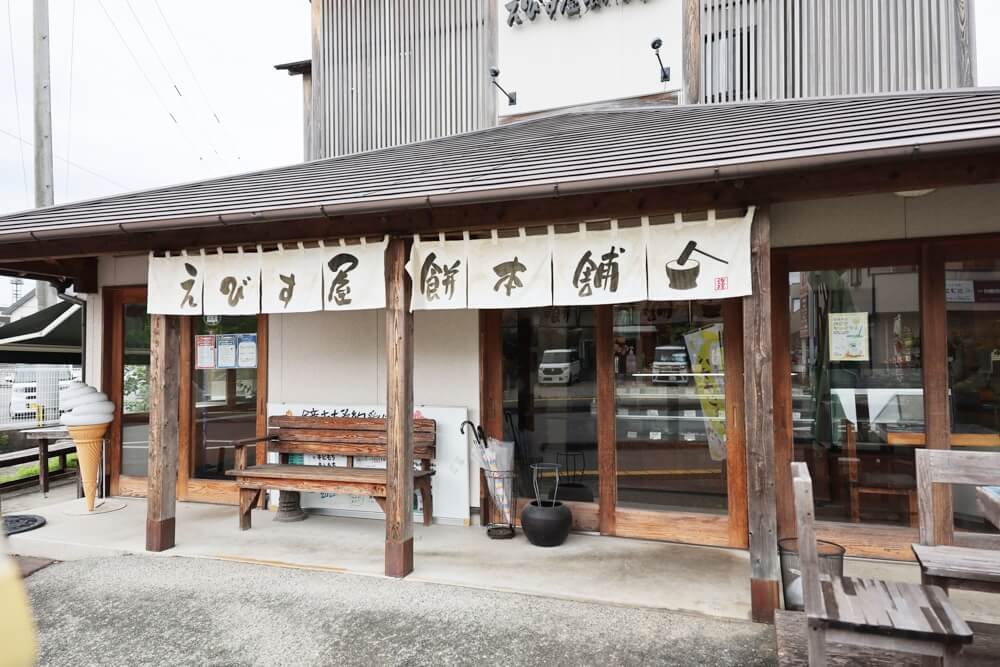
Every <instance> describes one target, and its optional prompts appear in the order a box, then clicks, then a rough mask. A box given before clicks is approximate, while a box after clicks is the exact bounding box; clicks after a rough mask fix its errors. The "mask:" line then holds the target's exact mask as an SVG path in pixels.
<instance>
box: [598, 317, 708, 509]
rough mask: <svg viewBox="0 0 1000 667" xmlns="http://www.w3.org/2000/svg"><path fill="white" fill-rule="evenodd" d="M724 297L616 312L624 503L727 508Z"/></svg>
mask: <svg viewBox="0 0 1000 667" xmlns="http://www.w3.org/2000/svg"><path fill="white" fill-rule="evenodd" d="M721 311H722V306H721V304H720V302H718V301H699V302H676V303H642V304H633V305H625V306H615V308H614V323H615V325H614V326H615V328H614V343H615V349H614V355H615V360H614V368H615V411H616V418H615V422H616V429H615V431H616V435H617V450H618V453H617V459H618V506H619V507H637V508H647V509H681V510H688V511H690V510H696V511H705V512H715V513H725V512H726V510H727V500H726V499H727V484H726V410H725V405H726V404H725V354H724V351H723V347H722V338H723V337H722V331H723V325H722V312H721Z"/></svg>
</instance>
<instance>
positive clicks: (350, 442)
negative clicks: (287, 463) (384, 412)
mask: <svg viewBox="0 0 1000 667" xmlns="http://www.w3.org/2000/svg"><path fill="white" fill-rule="evenodd" d="M268 426H269V427H270V428H269V435H270V436H271V442H272V444H271V447H270V449H271V451H274V452H278V453H279V454H282V455H286V454H334V455H337V454H339V455H342V456H347V457H348V465H353V457H355V456H385V455H386V449H385V447H386V437H387V436H386V423H385V419H384V418H378V417H368V418H349V417H292V416H274V417H271V418H270V419H268ZM435 443H436V425H435V422H434V420H433V419H414V420H413V458H414V459H417V460H419V461H422V462H424V467H427V466H428V465H429V464H430V460H431V459H433V458H434V456H435V450H436V447H435Z"/></svg>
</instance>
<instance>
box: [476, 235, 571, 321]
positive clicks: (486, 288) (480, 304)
mask: <svg viewBox="0 0 1000 667" xmlns="http://www.w3.org/2000/svg"><path fill="white" fill-rule="evenodd" d="M468 247H469V254H468V258H469V308H535V307H539V306H551V305H552V250H551V244H550V243H549V237H548V236H540V237H539V236H533V237H531V238H528V237H527V236H517V237H514V238H496V237H494V238H489V239H476V240H474V241H469V246H468Z"/></svg>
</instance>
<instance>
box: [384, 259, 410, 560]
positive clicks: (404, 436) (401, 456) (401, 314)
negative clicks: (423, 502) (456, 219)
mask: <svg viewBox="0 0 1000 667" xmlns="http://www.w3.org/2000/svg"><path fill="white" fill-rule="evenodd" d="M407 254H408V244H407V243H406V241H404V240H403V239H392V240H391V241H390V242H389V247H388V249H387V250H386V256H385V297H386V299H385V356H386V375H387V378H386V470H387V475H388V476H387V485H386V499H385V574H386V576H388V577H405V576H406V575H408V574H409V573H410V572H412V571H413V314H412V313H411V312H410V290H411V285H410V279H409V277H408V276H407V274H406V268H405V267H406V259H407Z"/></svg>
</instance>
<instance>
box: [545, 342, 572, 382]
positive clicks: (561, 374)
mask: <svg viewBox="0 0 1000 667" xmlns="http://www.w3.org/2000/svg"><path fill="white" fill-rule="evenodd" d="M579 379H580V355H579V354H577V353H576V350H570V349H565V350H545V351H544V352H542V363H540V364H539V365H538V381H539V382H540V383H542V384H573V383H574V382H577V381H578V380H579Z"/></svg>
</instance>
